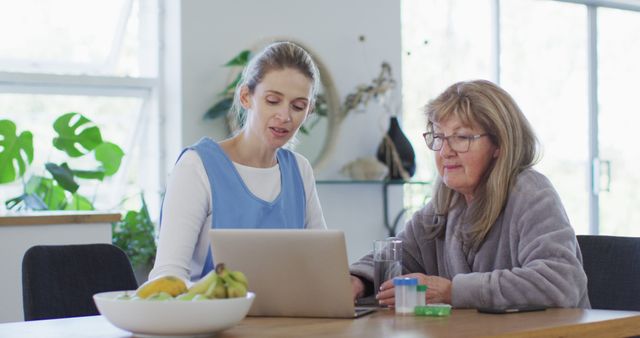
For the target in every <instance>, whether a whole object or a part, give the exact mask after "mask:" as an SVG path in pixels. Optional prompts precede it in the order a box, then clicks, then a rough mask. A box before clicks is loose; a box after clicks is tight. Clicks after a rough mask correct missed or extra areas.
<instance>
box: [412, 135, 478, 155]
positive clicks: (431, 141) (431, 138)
mask: <svg viewBox="0 0 640 338" xmlns="http://www.w3.org/2000/svg"><path fill="white" fill-rule="evenodd" d="M487 135H489V134H488V133H484V134H479V135H456V134H453V135H449V136H446V137H445V136H444V135H443V134H436V133H433V132H427V133H423V134H422V137H424V141H425V142H426V143H427V147H429V149H431V150H433V151H439V150H440V149H442V146H443V145H444V141H445V140H447V142H448V143H449V147H450V148H451V150H453V151H455V152H457V153H466V152H467V151H469V148H470V147H471V141H475V140H477V139H479V138H481V137H482V136H487Z"/></svg>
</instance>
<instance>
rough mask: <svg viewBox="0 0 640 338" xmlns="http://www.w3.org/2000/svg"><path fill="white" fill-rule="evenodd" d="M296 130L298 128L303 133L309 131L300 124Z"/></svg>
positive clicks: (307, 133) (306, 133)
mask: <svg viewBox="0 0 640 338" xmlns="http://www.w3.org/2000/svg"><path fill="white" fill-rule="evenodd" d="M298 130H300V132H301V133H303V134H305V135H309V131H308V130H307V128H305V127H304V126H300V129H298Z"/></svg>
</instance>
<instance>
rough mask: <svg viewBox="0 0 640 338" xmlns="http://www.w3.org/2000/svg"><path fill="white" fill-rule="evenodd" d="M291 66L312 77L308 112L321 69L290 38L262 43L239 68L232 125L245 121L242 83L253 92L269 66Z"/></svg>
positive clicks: (277, 68) (239, 126)
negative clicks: (240, 75) (260, 47)
mask: <svg viewBox="0 0 640 338" xmlns="http://www.w3.org/2000/svg"><path fill="white" fill-rule="evenodd" d="M285 68H292V69H295V70H298V71H299V72H300V73H302V74H303V75H304V76H306V77H307V78H309V80H311V102H310V108H309V112H311V111H313V106H314V104H315V98H316V95H317V94H318V90H319V88H320V72H319V71H318V67H317V66H316V64H315V62H313V59H312V58H311V55H309V53H308V52H307V51H306V50H304V49H303V48H302V47H300V46H298V45H296V44H295V43H293V42H288V41H283V42H274V43H272V44H270V45H268V46H267V47H265V48H264V49H263V50H262V51H261V52H260V53H258V54H257V55H255V56H254V57H252V58H251V60H250V61H249V64H248V65H247V66H246V67H245V68H244V70H243V71H242V77H241V78H240V82H238V84H237V85H236V89H235V92H234V96H233V104H232V105H231V117H232V123H236V125H235V127H238V129H239V128H241V127H243V126H244V125H245V122H246V118H247V116H246V114H243V112H242V111H243V109H242V105H241V104H240V92H241V90H242V88H243V87H244V86H246V87H247V89H249V93H251V94H253V93H254V92H255V89H256V86H257V85H258V84H260V83H261V82H262V80H263V79H264V77H265V76H266V75H267V73H269V72H270V71H272V70H282V69H285Z"/></svg>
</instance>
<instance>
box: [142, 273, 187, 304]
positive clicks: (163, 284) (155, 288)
mask: <svg viewBox="0 0 640 338" xmlns="http://www.w3.org/2000/svg"><path fill="white" fill-rule="evenodd" d="M159 292H166V293H168V294H169V295H170V296H171V297H175V296H177V295H179V294H181V293H185V292H187V285H186V284H185V283H184V281H183V280H182V279H180V278H178V277H176V276H163V277H159V278H156V279H154V280H150V281H147V282H146V283H144V284H142V285H141V286H140V287H139V288H138V290H136V296H138V297H140V298H143V299H146V298H148V297H149V296H151V295H153V294H156V293H159Z"/></svg>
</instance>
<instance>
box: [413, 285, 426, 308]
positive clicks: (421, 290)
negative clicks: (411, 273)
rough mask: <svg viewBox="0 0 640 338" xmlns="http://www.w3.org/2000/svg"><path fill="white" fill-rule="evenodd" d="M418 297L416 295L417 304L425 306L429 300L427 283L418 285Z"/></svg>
mask: <svg viewBox="0 0 640 338" xmlns="http://www.w3.org/2000/svg"><path fill="white" fill-rule="evenodd" d="M416 291H417V297H416V306H423V305H425V304H426V301H427V286H426V285H422V284H420V285H418V286H417V287H416Z"/></svg>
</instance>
